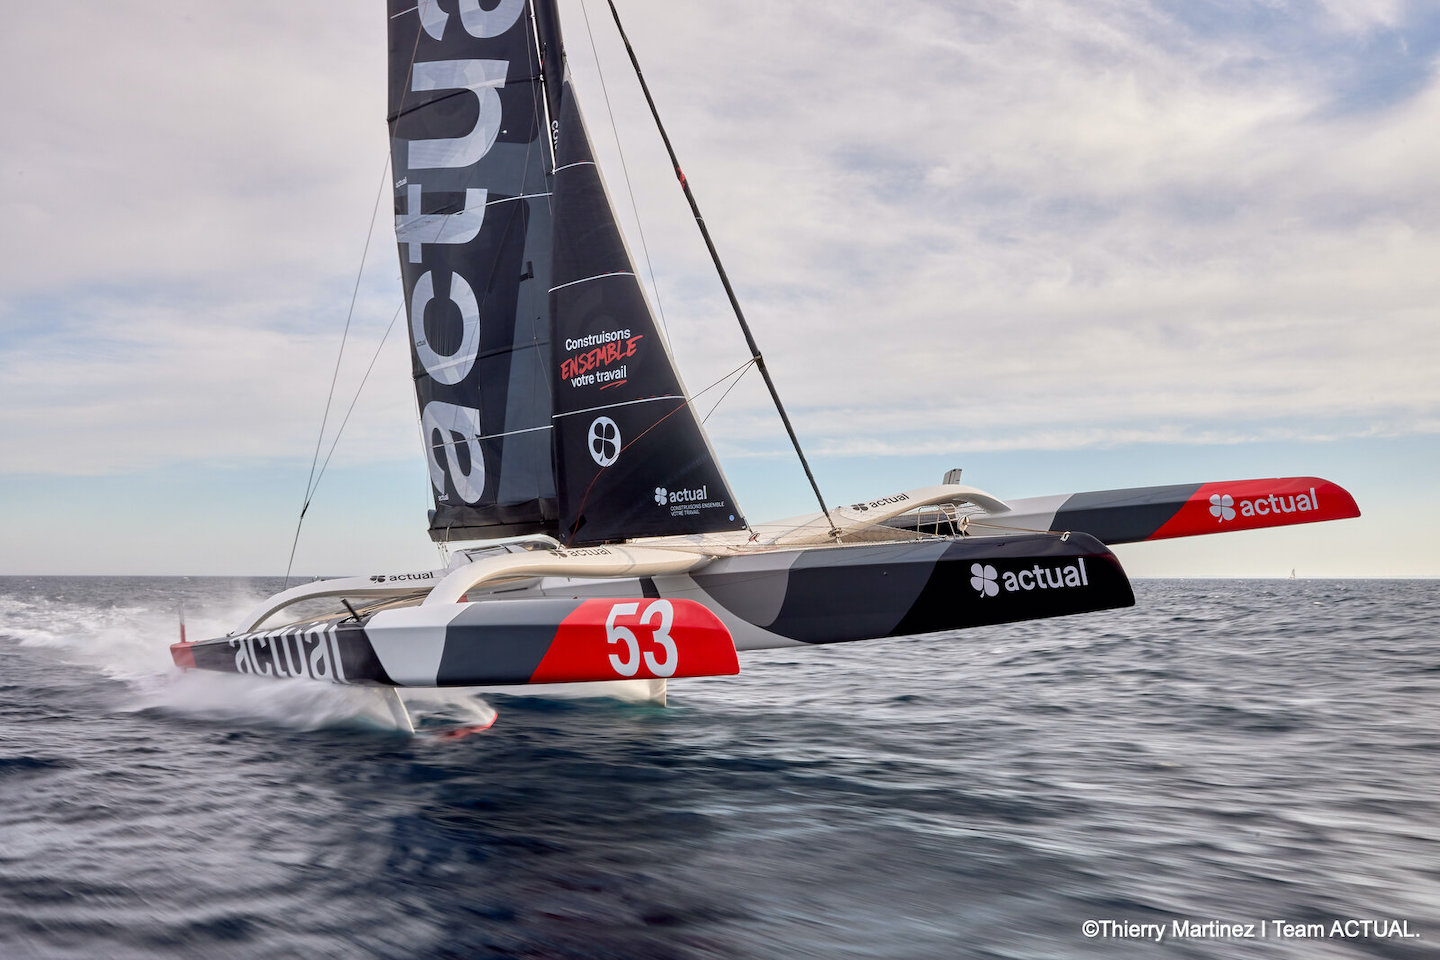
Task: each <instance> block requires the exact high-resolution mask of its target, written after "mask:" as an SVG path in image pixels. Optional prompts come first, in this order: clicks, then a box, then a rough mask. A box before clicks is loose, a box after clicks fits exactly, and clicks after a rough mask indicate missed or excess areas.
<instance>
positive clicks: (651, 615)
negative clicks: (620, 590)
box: [605, 600, 680, 677]
mask: <svg viewBox="0 0 1440 960" xmlns="http://www.w3.org/2000/svg"><path fill="white" fill-rule="evenodd" d="M639 610H640V604H639V603H617V604H615V605H614V606H613V607H611V608H610V615H609V616H608V617H606V618H605V640H606V642H607V643H609V644H610V645H611V646H615V645H616V644H619V645H621V649H620V650H617V651H615V652H613V653H611V654H610V666H612V667H614V668H615V672H616V673H618V674H620V676H622V677H633V676H635V674H636V673H638V672H639V671H640V659H641V657H642V656H643V657H644V659H645V666H646V668H647V669H649V671H650V672H651V673H653V674H654V675H655V676H657V677H671V676H674V675H675V667H676V666H677V665H678V664H679V662H680V653H679V651H678V650H676V648H675V641H674V640H673V639H672V638H671V636H670V626H671V624H673V623H674V622H675V608H674V607H673V606H671V605H670V601H669V600H654V601H651V603H650V604H649V606H647V607H646V608H645V612H644V613H643V614H641V616H640V622H641V623H642V624H649V623H650V622H651V621H652V620H653V619H655V617H656V616H657V615H658V616H659V617H660V623H659V624H658V625H657V626H656V627H655V628H654V631H653V632H652V633H651V643H652V646H653V647H654V648H658V650H660V651H663V652H664V658H663V659H658V658H657V657H656V652H657V651H656V649H650V650H645V651H643V652H642V651H641V649H640V641H639V639H638V638H637V637H636V636H635V631H633V630H631V629H630V628H629V627H627V626H623V625H622V624H618V623H616V622H615V621H616V620H617V619H619V618H620V617H630V616H634V615H635V614H636V613H637V612H639ZM622 654H623V655H622Z"/></svg>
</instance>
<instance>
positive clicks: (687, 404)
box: [565, 360, 835, 547]
mask: <svg viewBox="0 0 1440 960" xmlns="http://www.w3.org/2000/svg"><path fill="white" fill-rule="evenodd" d="M754 362H755V361H753V360H746V361H745V362H744V363H742V364H741V365H740V366H738V367H736V368H735V369H734V370H731V371H730V372H729V373H727V374H725V375H724V376H723V377H720V378H719V379H718V380H716V381H715V382H713V383H711V384H710V385H709V386H708V387H706V388H705V389H704V390H701V391H700V392H699V393H697V394H695V395H694V396H691V397H685V398H683V399H684V402H683V403H680V404H677V405H676V406H675V409H673V410H671V411H670V412H669V413H667V414H665V415H664V416H663V417H661V418H660V419H659V420H656V421H655V422H654V423H652V424H650V426H648V427H646V428H645V429H644V430H642V431H640V433H639V434H637V435H636V436H633V437H631V438H630V440H629V442H628V443H624V444H621V446H620V451H619V453H617V454H616V457H615V459H616V460H618V459H619V458H620V453H624V452H625V451H626V450H629V449H630V448H631V447H633V446H634V445H635V444H637V443H639V442H640V440H641V438H642V437H644V436H645V435H646V434H647V433H649V432H650V431H651V430H654V429H655V428H656V427H658V426H660V424H662V423H664V422H665V421H666V420H669V419H670V418H671V417H673V416H675V414H677V413H679V412H680V411H681V410H689V409H690V408H691V407H692V406H693V405H694V403H695V401H696V400H698V399H699V398H700V397H702V396H704V395H705V394H707V393H709V392H710V391H711V390H714V389H715V388H716V387H718V386H720V384H722V383H724V382H725V381H726V380H728V379H729V378H730V377H732V376H734V375H735V374H736V373H738V372H740V371H742V370H744V368H746V367H748V366H749V365H750V364H752V363H754ZM651 399H657V400H670V399H675V400H680V399H682V398H680V397H673V398H672V397H655V398H651ZM629 402H630V403H636V402H639V401H635V400H631V401H629ZM617 406H619V404H617ZM597 409H599V408H597ZM567 416H568V414H567ZM691 416H694V413H693V411H692V413H691ZM612 462H614V461H612ZM609 469H610V468H609V467H601V468H600V469H599V470H596V471H595V476H593V477H591V478H590V482H589V483H588V484H586V485H585V494H584V496H582V497H581V498H580V506H579V508H578V509H576V511H575V515H576V516H577V517H578V516H580V515H581V514H583V513H584V512H585V505H586V504H587V503H589V502H590V491H591V490H593V489H595V482H596V481H597V480H599V479H600V477H601V476H602V475H604V473H605V471H606V470H609ZM736 512H737V513H738V512H739V511H738V510H737V511H736ZM825 517H826V519H827V520H828V519H829V517H830V515H829V514H828V513H827V514H826V515H825ZM830 526H831V527H834V526H835V525H834V524H833V523H832V524H831V525H830ZM745 529H746V530H750V521H748V520H746V521H745ZM578 532H579V531H577V530H571V531H570V535H569V536H568V537H566V539H565V546H567V547H568V546H570V544H571V543H572V542H573V541H574V539H575V534H576V533H578ZM751 533H754V531H753V530H751Z"/></svg>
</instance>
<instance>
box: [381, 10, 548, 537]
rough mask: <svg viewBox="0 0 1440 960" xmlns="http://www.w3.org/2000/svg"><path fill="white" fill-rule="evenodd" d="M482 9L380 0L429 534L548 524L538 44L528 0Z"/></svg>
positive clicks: (487, 533)
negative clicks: (384, 8) (430, 509)
mask: <svg viewBox="0 0 1440 960" xmlns="http://www.w3.org/2000/svg"><path fill="white" fill-rule="evenodd" d="M489 6H490V8H491V9H488V10H487V9H483V8H482V7H481V6H480V4H479V3H478V2H476V0H460V2H459V3H458V4H447V5H446V6H445V7H441V6H440V5H439V4H437V3H436V2H435V0H420V3H419V4H418V6H417V4H416V3H415V2H414V0H389V4H388V8H389V14H390V73H389V78H390V100H389V102H390V111H389V122H390V136H391V140H390V143H391V158H392V164H393V167H392V169H393V170H394V178H395V234H396V240H397V241H398V243H399V248H400V266H401V270H402V273H403V276H404V290H405V305H406V309H407V310H408V311H409V317H410V348H411V359H412V365H413V371H414V377H415V392H416V396H417V398H418V401H419V408H420V419H421V427H422V430H423V433H424V443H425V447H426V453H427V459H428V461H429V473H430V482H431V486H432V488H433V489H432V493H433V494H434V497H435V511H434V513H433V515H432V518H431V524H430V526H431V536H432V537H433V538H435V539H437V540H453V539H473V538H477V537H497V536H506V535H511V534H520V533H530V532H555V530H556V521H557V516H558V514H557V505H556V496H555V480H554V477H555V467H554V458H553V452H552V451H553V448H554V444H553V440H552V437H551V433H552V426H551V387H550V372H549V371H550V367H551V353H550V317H549V288H550V286H551V282H550V257H551V235H552V230H551V221H550V199H551V198H550V193H551V181H550V175H549V171H550V156H549V148H548V145H547V143H546V140H547V137H546V133H545V128H546V123H545V120H544V111H543V106H542V104H543V90H542V84H541V69H540V60H539V49H538V46H537V44H536V39H535V34H534V28H533V26H532V23H533V21H532V18H531V16H530V9H529V4H527V3H526V2H524V0H500V2H499V3H491V4H489ZM452 11H453V12H452Z"/></svg>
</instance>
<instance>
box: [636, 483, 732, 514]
mask: <svg viewBox="0 0 1440 960" xmlns="http://www.w3.org/2000/svg"><path fill="white" fill-rule="evenodd" d="M655 505H656V506H660V507H669V508H670V515H671V516H672V517H686V516H689V517H693V516H697V515H699V513H700V511H701V510H714V509H715V508H717V507H725V506H728V504H726V502H725V501H724V500H723V499H722V500H711V499H710V485H709V484H708V483H706V484H701V485H700V486H698V487H687V488H684V489H680V490H671V489H669V488H668V487H656V488H655ZM732 519H733V518H732Z"/></svg>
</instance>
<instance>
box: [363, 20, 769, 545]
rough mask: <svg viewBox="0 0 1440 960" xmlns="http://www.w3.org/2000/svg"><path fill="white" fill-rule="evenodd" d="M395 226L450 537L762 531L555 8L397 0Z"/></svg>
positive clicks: (418, 379)
mask: <svg viewBox="0 0 1440 960" xmlns="http://www.w3.org/2000/svg"><path fill="white" fill-rule="evenodd" d="M389 11H390V131H391V153H392V163H393V165H394V171H395V234H396V240H397V242H398V244H399V251H400V265H401V269H402V273H403V276H404V288H405V301H406V306H407V309H408V310H409V318H410V344H411V358H412V366H413V372H414V378H415V392H416V397H417V400H418V402H419V408H420V420H421V427H422V431H423V433H424V442H425V448H426V456H427V459H428V461H429V472H430V480H431V485H432V487H433V492H434V496H435V510H434V511H433V513H432V517H431V525H430V526H431V531H430V532H431V536H432V537H434V538H435V539H437V540H452V539H474V538H484V537H498V536H506V535H512V534H520V533H530V532H544V533H551V534H554V535H556V536H558V537H560V538H562V539H564V540H565V541H566V542H567V543H572V544H574V543H598V542H603V541H613V540H625V539H630V538H634V537H649V536H666V535H673V534H688V533H706V532H711V531H716V530H730V529H739V528H741V527H743V526H744V519H743V518H742V517H741V516H740V512H739V510H738V509H737V507H736V506H735V498H734V495H733V494H732V493H731V491H730V487H729V485H728V484H727V483H726V481H725V477H724V475H723V474H722V473H721V471H720V467H719V465H718V463H717V462H716V460H715V456H714V453H713V452H712V450H711V449H710V444H709V441H708V440H707V438H706V436H705V433H704V430H703V429H702V428H701V425H700V423H699V421H698V419H697V418H696V416H695V414H694V411H693V409H692V408H691V406H690V404H689V402H688V399H687V397H686V394H685V390H684V387H683V385H682V384H681V382H680V377H679V375H678V374H677V373H676V371H675V367H674V363H673V362H672V360H671V358H670V353H669V349H668V347H667V346H666V344H665V341H664V338H663V337H662V336H661V335H660V331H659V329H658V327H657V326H656V323H655V320H654V317H653V316H652V314H651V312H650V308H649V305H648V304H647V303H646V300H645V296H644V293H643V292H642V290H641V288H640V284H639V281H638V280H637V279H636V276H635V269H634V267H633V265H632V262H631V259H630V255H629V253H628V251H627V250H626V248H625V242H624V239H623V238H622V236H621V234H620V230H619V228H618V226H617V225H616V222H615V216H614V212H613V210H612V209H611V206H610V201H609V198H608V197H607V196H606V193H605V187H604V184H603V182H602V180H601V178H600V174H599V171H598V169H597V168H596V166H595V162H594V156H593V154H592V151H591V148H590V142H589V138H588V136H587V135H586V132H585V127H584V124H583V122H582V121H581V119H580V112H579V107H578V105H577V103H576V100H575V96H574V92H573V90H572V89H571V87H570V84H569V82H568V79H567V78H566V76H565V74H566V71H565V66H564V51H563V47H562V44H561V40H560V24H559V18H558V13H557V10H556V7H555V3H554V0H490V2H489V3H488V9H486V8H485V7H484V6H482V5H481V0H455V2H453V3H448V2H447V3H445V4H444V5H441V4H440V3H438V2H436V0H421V2H420V3H419V4H418V5H416V4H415V3H414V2H413V0H390V2H389Z"/></svg>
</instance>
